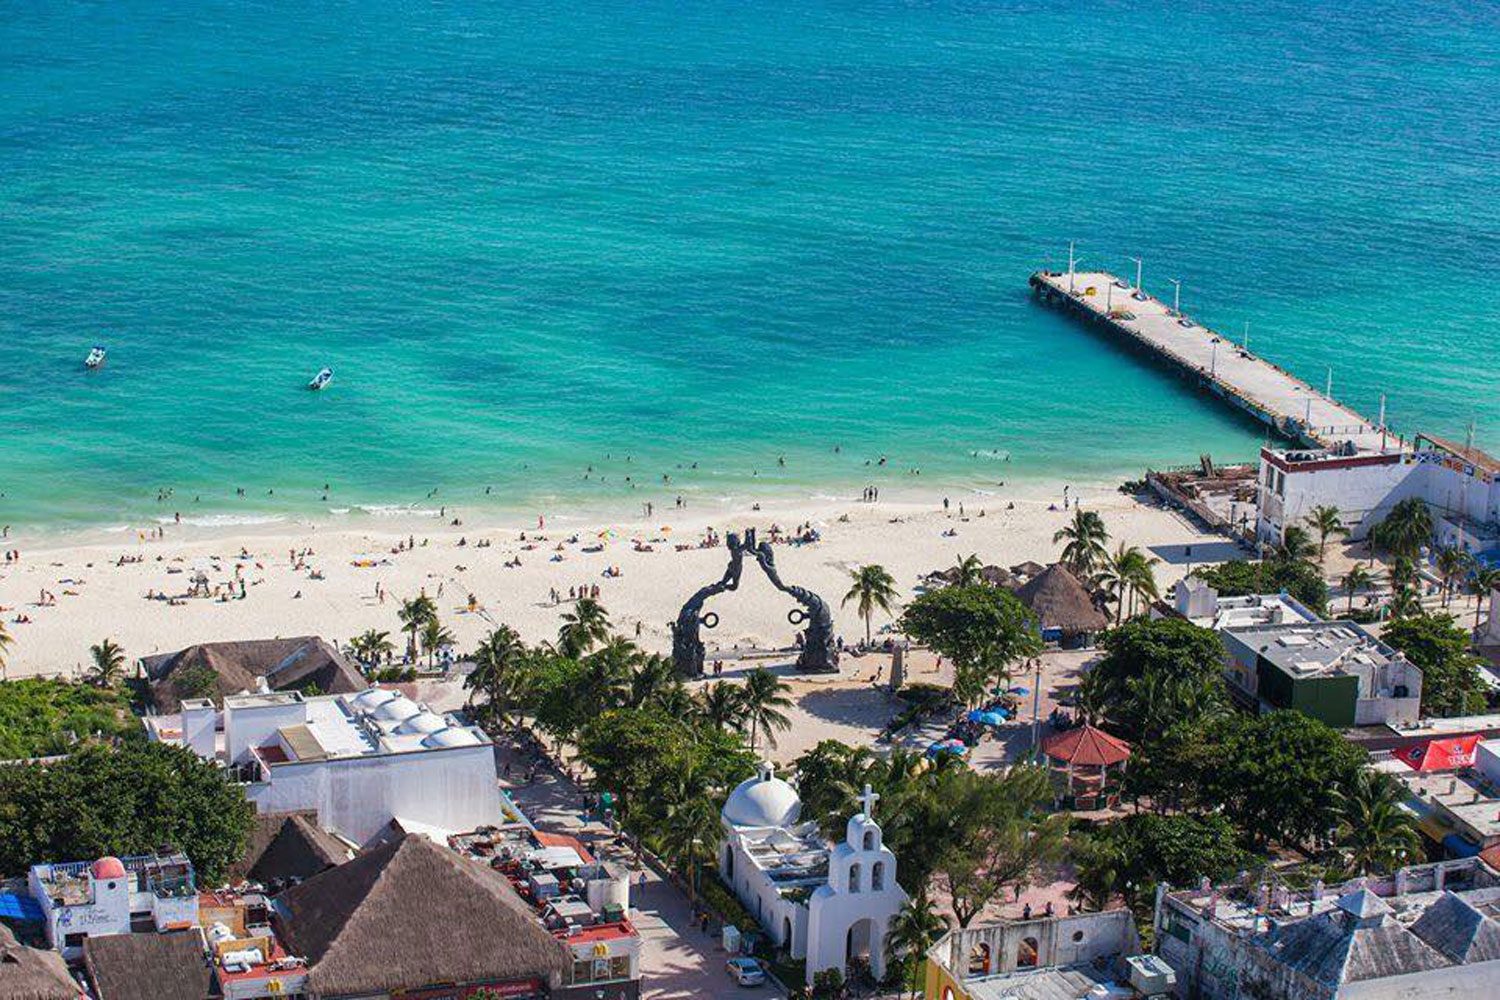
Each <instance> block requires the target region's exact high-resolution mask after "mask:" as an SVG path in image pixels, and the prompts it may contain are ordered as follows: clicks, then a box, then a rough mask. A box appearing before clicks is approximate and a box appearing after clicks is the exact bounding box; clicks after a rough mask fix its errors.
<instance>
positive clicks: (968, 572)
mask: <svg viewBox="0 0 1500 1000" xmlns="http://www.w3.org/2000/svg"><path fill="white" fill-rule="evenodd" d="M982 569H984V562H983V560H981V559H980V558H979V556H978V555H976V554H975V553H972V552H971V553H969V554H968V555H966V556H964V557H963V558H962V559H960V560H959V561H958V562H957V563H955V564H954V566H953V585H954V586H955V587H968V586H971V585H972V584H976V583H978V582H979V580H980V576H979V571H980V570H982Z"/></svg>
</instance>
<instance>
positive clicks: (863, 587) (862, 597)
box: [840, 563, 896, 645]
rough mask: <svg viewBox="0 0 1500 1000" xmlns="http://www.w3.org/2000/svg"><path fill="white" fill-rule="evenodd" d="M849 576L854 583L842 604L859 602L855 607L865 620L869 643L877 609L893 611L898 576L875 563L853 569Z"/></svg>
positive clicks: (866, 635) (866, 636) (866, 637)
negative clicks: (872, 621)
mask: <svg viewBox="0 0 1500 1000" xmlns="http://www.w3.org/2000/svg"><path fill="white" fill-rule="evenodd" d="M849 576H850V578H851V580H852V583H851V585H850V587H849V591H848V593H846V594H844V600H843V601H842V602H841V604H840V606H841V607H842V606H843V605H844V604H848V603H849V602H850V601H855V602H857V603H856V604H855V608H856V610H858V611H859V616H860V617H861V618H863V619H864V620H865V643H866V644H867V645H868V644H869V643H870V642H871V638H872V635H873V632H872V629H871V621H870V620H871V619H872V618H873V617H874V615H875V611H876V610H877V609H879V610H881V611H884V612H885V613H886V614H891V613H892V612H891V605H893V604H894V603H895V601H896V578H895V577H893V576H891V574H890V572H889V571H887V570H886V568H885V567H884V566H878V565H875V564H873V563H872V564H870V565H868V566H861V567H860V568H859V569H856V570H853V571H851V572H850V573H849Z"/></svg>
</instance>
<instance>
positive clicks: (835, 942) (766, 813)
mask: <svg viewBox="0 0 1500 1000" xmlns="http://www.w3.org/2000/svg"><path fill="white" fill-rule="evenodd" d="M878 798H879V796H878V795H875V794H874V793H872V792H871V791H870V789H869V786H866V787H865V794H864V796H863V809H862V811H861V812H859V813H857V814H856V815H854V816H853V817H852V818H851V819H850V820H849V825H848V827H847V828H846V830H845V836H844V840H843V842H841V843H839V844H836V845H835V846H833V847H832V848H830V847H829V846H828V845H827V843H826V842H825V841H824V839H823V836H822V834H821V833H820V832H819V831H818V825H817V823H814V822H807V823H803V822H801V817H802V800H801V799H800V798H799V797H798V795H797V792H796V790H795V789H793V788H792V786H791V785H789V784H787V783H786V782H785V781H783V780H781V779H780V778H778V777H776V775H775V773H774V772H773V771H772V768H771V765H770V764H764V763H763V764H762V765H761V767H760V771H759V773H758V774H757V775H756V776H755V777H753V778H748V779H746V780H745V781H743V782H741V783H740V785H739V787H737V788H736V789H735V790H734V791H733V792H732V793H730V796H729V799H728V800H727V801H726V802H725V803H724V810H723V813H722V816H721V821H722V823H723V825H724V847H723V852H722V856H721V858H720V861H719V866H720V873H721V874H722V875H723V876H724V881H725V882H726V883H728V884H729V885H731V886H733V887H734V891H735V895H737V896H738V897H739V899H740V902H741V903H743V904H744V905H745V908H746V909H748V910H749V911H750V912H751V913H753V914H754V915H755V917H756V919H757V920H759V921H760V925H761V926H762V927H763V928H765V930H766V933H767V934H768V935H770V937H771V939H772V940H773V941H775V942H776V944H777V945H778V946H779V947H781V948H785V949H786V950H788V951H789V952H790V953H791V955H792V957H793V958H797V959H806V961H807V981H808V983H809V984H811V983H812V980H813V976H815V975H816V974H817V973H819V972H821V971H822V970H824V969H838V970H839V971H840V972H845V971H846V970H847V966H848V965H849V963H850V962H851V961H852V960H855V959H865V960H867V961H868V962H869V964H870V971H871V972H872V973H873V974H874V975H875V977H876V978H877V979H878V978H881V977H883V976H884V975H885V937H886V931H887V930H888V929H889V927H890V923H891V919H892V918H893V917H895V915H896V914H897V912H899V911H900V909H901V907H902V906H903V905H905V903H906V898H907V897H906V893H905V892H903V891H902V889H901V887H900V886H899V885H897V884H896V856H895V855H894V854H892V853H891V852H890V851H889V850H888V849H887V848H886V846H885V844H884V843H883V842H882V841H881V836H880V826H879V824H877V823H876V822H875V817H874V810H875V802H876V800H877V799H878Z"/></svg>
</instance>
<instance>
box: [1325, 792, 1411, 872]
mask: <svg viewBox="0 0 1500 1000" xmlns="http://www.w3.org/2000/svg"><path fill="white" fill-rule="evenodd" d="M1405 798H1406V796H1405V794H1404V792H1403V790H1402V789H1401V788H1400V787H1399V786H1397V785H1396V783H1395V782H1394V781H1392V780H1391V779H1390V778H1389V777H1387V776H1386V775H1384V774H1381V773H1379V772H1377V771H1371V770H1361V771H1357V772H1355V774H1354V776H1353V778H1352V779H1351V780H1350V781H1349V783H1348V784H1347V785H1345V786H1344V787H1343V788H1341V789H1339V790H1338V793H1337V795H1336V797H1335V799H1334V808H1335V810H1336V813H1337V816H1338V829H1337V832H1336V836H1337V839H1338V850H1339V853H1340V855H1341V856H1342V857H1343V859H1344V863H1345V865H1347V867H1348V871H1349V874H1350V876H1351V877H1352V876H1359V875H1371V874H1379V873H1384V872H1393V871H1395V870H1396V869H1397V868H1400V867H1402V866H1403V865H1408V864H1412V863H1413V862H1414V861H1415V860H1417V859H1418V858H1420V857H1421V854H1422V837H1421V834H1419V833H1418V832H1417V824H1416V821H1415V820H1414V819H1413V818H1412V814H1411V813H1410V812H1408V811H1407V810H1406V809H1404V808H1402V803H1403V801H1404V799H1405Z"/></svg>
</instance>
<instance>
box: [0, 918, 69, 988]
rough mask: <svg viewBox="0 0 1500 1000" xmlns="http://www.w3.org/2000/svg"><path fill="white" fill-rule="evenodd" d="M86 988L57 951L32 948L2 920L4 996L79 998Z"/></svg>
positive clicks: (0, 941) (0, 977) (0, 951)
mask: <svg viewBox="0 0 1500 1000" xmlns="http://www.w3.org/2000/svg"><path fill="white" fill-rule="evenodd" d="M81 996H83V991H82V990H80V989H79V988H78V984H77V983H75V982H74V981H73V977H72V976H70V975H68V966H67V964H66V963H64V962H63V957H62V955H60V954H58V953H57V952H55V951H43V950H42V949H40V948H28V947H26V946H25V945H23V944H21V943H20V942H19V941H17V940H16V936H15V935H14V934H12V933H11V931H10V928H9V927H6V926H5V925H3V924H0V1000H78V998H79V997H81Z"/></svg>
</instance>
